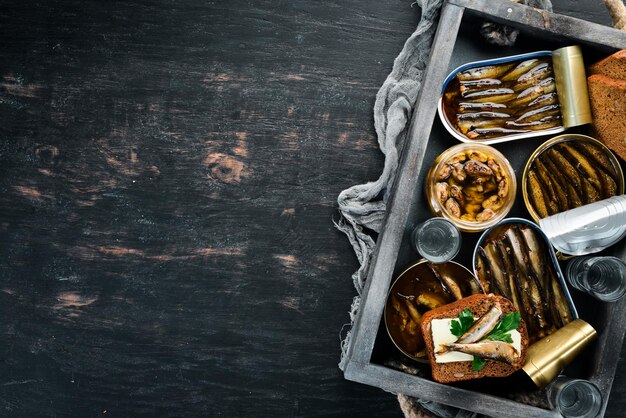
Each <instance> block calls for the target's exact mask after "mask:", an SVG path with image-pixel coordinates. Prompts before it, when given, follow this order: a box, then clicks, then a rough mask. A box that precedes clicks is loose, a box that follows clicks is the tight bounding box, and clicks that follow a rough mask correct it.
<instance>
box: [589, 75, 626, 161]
mask: <svg viewBox="0 0 626 418" xmlns="http://www.w3.org/2000/svg"><path fill="white" fill-rule="evenodd" d="M587 86H588V88H589V103H590V104H591V113H592V116H593V131H594V132H593V134H594V135H595V137H596V138H598V139H599V140H600V141H602V142H603V143H604V144H605V145H606V146H607V147H609V148H610V149H611V150H613V151H614V152H615V153H616V154H617V155H619V156H620V157H621V158H622V160H624V161H626V81H624V80H617V79H615V78H611V77H607V76H605V75H601V74H595V75H592V76H590V77H588V78H587Z"/></svg>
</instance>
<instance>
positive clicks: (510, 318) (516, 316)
mask: <svg viewBox="0 0 626 418" xmlns="http://www.w3.org/2000/svg"><path fill="white" fill-rule="evenodd" d="M473 323H474V317H473V316H472V312H471V311H470V310H469V309H465V310H464V311H462V312H461V313H459V319H458V320H456V319H455V320H452V322H451V323H450V332H451V333H452V335H454V336H455V337H457V338H458V337H461V335H463V334H465V332H467V330H468V329H470V328H471V326H472V324H473ZM519 325H520V313H519V312H512V313H510V314H507V315H505V316H504V318H502V320H501V321H500V322H498V324H497V325H496V326H495V327H494V328H493V329H492V330H491V332H490V333H489V334H487V336H486V337H484V338H483V339H481V340H480V341H488V340H492V341H504V342H506V343H509V344H512V343H513V338H511V333H510V331H513V330H515V329H517V328H518V327H519ZM485 364H487V360H486V359H484V358H481V357H477V356H474V359H473V361H472V369H473V370H475V371H479V370H482V368H483V367H485Z"/></svg>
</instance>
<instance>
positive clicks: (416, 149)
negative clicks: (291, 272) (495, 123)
mask: <svg viewBox="0 0 626 418" xmlns="http://www.w3.org/2000/svg"><path fill="white" fill-rule="evenodd" d="M466 10H467V11H469V12H470V13H478V14H480V15H484V16H485V17H486V18H489V19H490V20H493V21H496V22H500V23H506V24H509V25H511V26H520V27H532V28H533V29H534V30H537V31H539V32H544V33H546V34H549V35H551V36H557V37H566V38H575V39H578V40H580V41H583V42H585V43H587V44H589V45H593V46H596V47H598V48H600V49H607V48H608V49H610V48H615V49H626V33H624V32H620V31H617V30H614V29H612V28H609V27H606V26H602V25H598V24H594V23H591V22H586V21H583V20H580V19H575V18H571V17H568V16H563V15H557V14H553V13H549V12H545V11H542V10H538V9H534V8H530V7H527V6H523V5H518V4H515V3H506V2H497V3H495V4H494V2H492V1H488V0H448V1H446V2H445V4H444V6H443V9H442V12H441V17H440V22H446V25H440V26H439V28H438V30H437V33H436V35H435V39H434V43H433V48H432V51H431V56H430V61H429V65H428V67H427V70H426V73H425V77H424V83H423V85H422V90H421V92H420V94H419V96H418V99H417V104H416V109H420V110H419V112H414V113H413V115H412V119H411V126H410V128H409V132H408V136H407V142H406V145H405V149H404V150H403V153H402V156H401V160H400V165H399V175H398V178H397V179H396V182H395V184H394V188H393V190H392V193H391V196H390V199H389V202H388V210H387V214H386V216H385V220H384V222H383V228H382V230H381V232H380V234H379V237H378V242H377V247H376V251H375V252H374V255H373V259H372V264H371V269H370V271H369V274H368V280H367V283H366V287H365V289H364V292H363V298H362V301H361V309H360V311H359V315H358V317H357V319H356V322H355V325H354V327H353V331H352V338H351V341H350V346H349V348H348V354H347V355H348V362H347V365H346V369H345V371H344V375H345V377H346V379H348V380H353V381H356V382H361V383H365V384H369V385H372V386H377V387H380V388H382V389H384V390H387V391H391V392H394V393H405V394H407V395H413V396H418V397H422V398H423V399H428V400H434V401H441V402H445V403H447V404H450V405H453V406H458V407H463V408H468V406H469V407H470V409H471V410H473V411H475V412H479V413H484V414H490V413H493V412H494V411H513V410H514V411H515V412H514V414H513V415H510V416H518V417H527V416H541V417H543V416H545V417H553V416H558V415H555V413H554V412H552V411H548V410H544V409H541V408H536V407H532V406H529V405H524V404H521V403H518V402H515V401H512V400H508V399H504V398H499V397H495V396H490V395H484V394H479V393H475V392H471V391H467V390H462V389H458V388H453V387H449V386H445V385H441V384H438V383H436V382H432V381H430V380H427V379H422V378H419V377H415V376H411V375H408V374H405V373H402V372H398V371H395V370H392V369H389V368H386V367H382V366H379V365H376V364H372V363H370V357H371V354H372V350H373V347H374V343H375V340H376V335H377V332H378V329H379V325H380V320H381V314H382V309H383V306H384V302H380V301H384V300H385V297H386V294H387V292H388V289H389V285H390V282H391V278H392V275H393V269H394V266H395V262H396V260H397V254H398V250H399V248H400V244H401V241H402V235H403V233H404V228H405V225H406V222H407V220H408V208H409V207H410V203H411V194H410V192H409V191H410V190H414V187H415V185H416V184H417V181H418V176H419V173H420V170H421V167H422V163H423V158H424V151H425V149H426V147H427V146H428V140H429V136H430V133H431V128H432V124H433V121H434V118H435V113H436V107H435V106H434V105H433V104H434V103H436V98H437V97H438V96H439V92H440V86H441V85H442V83H443V81H444V79H445V76H446V75H447V68H448V64H449V62H450V58H451V56H452V51H453V48H454V45H455V42H456V37H457V34H458V30H459V26H460V23H461V19H462V18H463V15H464V13H465V12H466ZM444 26H445V27H444ZM616 255H617V256H619V257H620V258H622V259H624V256H626V248H624V249H622V250H621V251H619V252H618V253H617V254H616ZM369 301H371V302H369ZM375 301H379V303H378V304H376V302H375ZM368 302H369V303H368ZM603 309H604V310H605V311H606V312H604V314H603V315H606V316H604V317H606V318H611V321H610V323H608V324H607V326H606V327H605V328H603V329H600V330H598V331H599V338H598V344H600V345H601V346H602V347H612V348H611V349H609V348H607V349H604V350H599V355H598V356H596V357H595V362H594V364H593V366H592V367H593V373H592V375H591V376H590V380H592V381H594V382H595V383H596V384H598V386H599V387H600V390H601V391H602V393H605V394H608V393H610V390H611V386H612V383H613V379H614V376H615V372H616V369H617V361H618V359H619V354H620V350H621V346H622V342H623V339H624V332H625V331H626V303H615V304H610V305H605V306H604V307H603ZM416 383H419V389H418V388H417V387H416ZM442 395H445V396H443V397H442ZM444 398H445V399H444ZM607 402H608V396H607V397H606V399H604V402H603V409H602V413H601V415H602V416H603V415H604V412H605V410H606V406H607ZM496 406H497V409H494V407H496ZM512 408H513V409H512Z"/></svg>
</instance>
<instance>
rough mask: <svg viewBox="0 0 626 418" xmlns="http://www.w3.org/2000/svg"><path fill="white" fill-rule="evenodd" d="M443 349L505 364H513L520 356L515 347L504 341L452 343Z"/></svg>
mask: <svg viewBox="0 0 626 418" xmlns="http://www.w3.org/2000/svg"><path fill="white" fill-rule="evenodd" d="M445 347H446V348H447V349H448V350H450V351H458V352H460V353H465V354H470V355H473V356H476V357H480V358H484V359H489V360H495V361H501V362H503V363H507V364H513V363H515V361H516V360H517V359H518V358H519V356H520V353H519V351H517V350H516V349H515V347H513V346H512V345H511V344H509V343H506V342H504V341H482V342H479V343H471V344H459V343H452V344H446V345H445Z"/></svg>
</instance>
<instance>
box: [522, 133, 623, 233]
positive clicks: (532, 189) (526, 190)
mask: <svg viewBox="0 0 626 418" xmlns="http://www.w3.org/2000/svg"><path fill="white" fill-rule="evenodd" d="M560 144H565V146H567V147H570V148H571V149H573V150H574V151H575V152H578V153H581V155H582V151H581V149H583V148H584V147H585V146H586V145H589V146H590V147H593V149H595V150H598V151H600V152H601V154H600V155H598V157H599V158H602V160H603V161H604V163H605V164H608V165H609V166H610V167H607V168H608V169H609V170H611V171H612V173H607V171H606V170H605V169H603V168H601V166H599V164H598V163H597V162H596V161H595V160H592V159H591V158H589V162H590V163H591V164H592V165H595V168H594V166H592V167H587V169H594V170H602V171H601V172H600V174H601V175H604V174H607V175H609V176H611V178H612V179H613V180H614V182H615V187H614V189H615V192H614V193H613V194H611V196H608V195H607V196H603V197H601V198H599V199H596V200H601V199H604V198H608V197H612V196H616V195H622V194H624V173H623V172H622V168H621V166H620V164H619V161H618V160H617V157H615V155H614V154H613V153H612V152H611V150H609V149H608V148H607V147H606V145H604V144H603V143H602V142H600V141H598V140H597V139H595V138H592V137H590V136H587V135H580V134H564V135H559V136H556V137H554V138H551V139H549V140H548V141H546V142H544V143H543V144H541V145H540V146H539V147H538V148H537V149H536V150H535V151H534V152H533V153H532V154H531V155H530V157H529V158H528V161H527V162H526V165H525V167H524V172H523V174H522V195H523V197H524V204H525V205H526V209H528V213H529V214H530V216H531V217H532V219H533V220H534V221H535V222H537V223H538V222H539V220H540V219H542V218H545V217H547V216H549V215H554V214H556V213H560V212H563V211H564V210H569V209H574V208H575V207H579V206H582V205H583V204H585V202H584V199H583V198H582V197H579V200H580V201H579V202H578V203H577V204H572V203H570V202H573V200H572V198H573V197H574V196H579V195H580V194H583V193H585V189H584V187H588V186H589V184H586V183H585V182H588V180H587V179H586V177H587V176H588V173H586V172H584V168H585V167H583V166H581V162H580V161H578V162H577V163H574V164H572V161H576V159H575V158H574V157H573V156H572V155H570V154H567V155H566V161H565V162H564V164H566V165H568V164H569V165H571V166H572V167H569V166H568V167H566V168H574V169H575V170H577V172H578V175H579V177H580V180H575V179H572V178H571V176H568V174H567V172H566V171H567V170H563V169H562V167H560V166H557V165H556V164H553V162H552V156H548V157H550V161H549V162H548V164H550V167H548V164H546V166H545V167H541V169H542V170H543V168H545V169H547V170H548V174H547V175H545V176H544V177H548V179H550V180H551V181H549V182H551V183H552V186H554V187H553V192H554V193H555V194H556V196H555V199H552V198H550V197H549V194H550V193H549V190H547V186H546V184H547V183H546V181H540V184H541V186H542V187H540V188H539V189H538V188H537V187H536V184H535V183H534V185H530V184H529V183H530V182H535V180H533V179H531V177H535V178H536V176H537V173H536V172H535V169H536V168H537V167H535V166H534V164H535V161H537V160H538V159H539V157H540V156H542V155H543V154H544V153H546V155H548V154H547V153H548V152H552V151H551V150H557V149H560V148H562V147H561V145H560ZM566 152H567V151H566ZM542 164H543V163H542ZM531 171H532V173H533V174H531ZM559 185H563V186H562V187H561V186H559ZM592 186H593V185H592ZM593 187H595V186H593ZM563 188H565V189H563ZM533 193H539V196H543V198H549V199H550V200H555V201H556V203H555V206H553V207H552V209H550V207H548V205H547V204H546V208H547V210H548V213H544V214H543V215H542V214H541V213H539V212H540V210H537V209H536V208H535V205H533V200H534V199H536V198H537V196H538V195H534V196H533ZM560 195H563V196H566V197H567V199H568V206H571V207H567V208H566V209H561V207H562V204H561V203H559V196H560ZM561 199H562V198H561ZM557 208H558V209H557ZM550 212H553V213H550Z"/></svg>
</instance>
